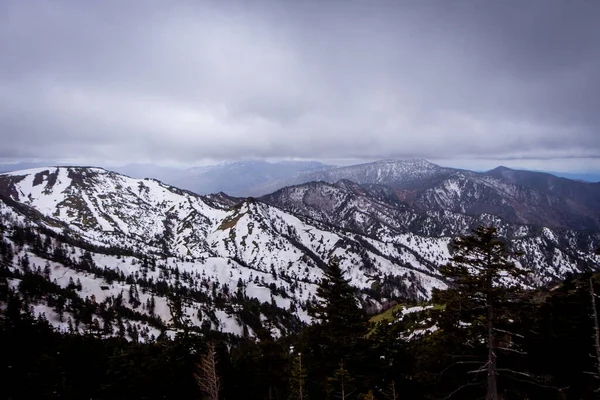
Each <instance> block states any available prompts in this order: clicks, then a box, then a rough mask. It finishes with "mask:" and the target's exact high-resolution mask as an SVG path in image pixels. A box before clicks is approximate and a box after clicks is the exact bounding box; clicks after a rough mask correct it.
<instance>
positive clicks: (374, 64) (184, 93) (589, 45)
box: [0, 0, 600, 168]
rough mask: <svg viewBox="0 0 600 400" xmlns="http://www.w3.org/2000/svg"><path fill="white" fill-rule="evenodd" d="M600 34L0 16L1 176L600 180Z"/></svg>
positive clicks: (51, 4)
mask: <svg viewBox="0 0 600 400" xmlns="http://www.w3.org/2000/svg"><path fill="white" fill-rule="evenodd" d="M599 16H600V3H598V2H594V1H587V2H585V1H582V2H564V1H553V0H539V1H535V0H528V1H516V0H514V1H511V0H508V1H498V2H484V1H481V2H473V1H456V2H454V1H453V2H447V1H442V0H438V1H428V2H416V1H398V0H395V1H386V0H382V1H379V2H365V1H350V2H342V1H339V2H338V1H328V2H317V1H302V2H300V1H287V2H285V1H272V2H267V1H253V2H217V1H171V2H162V1H158V0H157V1H154V0H149V1H141V0H139V1H134V0H131V1H116V0H115V1H110V0H109V1H103V2H80V1H75V0H70V1H67V0H62V1H60V0H59V1H36V0H32V1H27V2H24V1H18V0H7V1H3V2H2V3H0V54H2V57H0V136H1V139H2V146H0V158H4V159H27V158H55V159H57V158H59V159H60V158H63V159H67V158H68V159H82V160H83V159H86V160H105V161H112V162H132V161H133V162H148V161H151V162H183V163H197V162H200V161H201V160H204V159H212V160H220V159H239V158H248V157H256V158H286V157H289V158H309V159H330V158H355V159H356V158H358V159H373V158H390V157H397V158H413V157H423V158H428V159H494V160H496V159H517V160H519V159H523V160H552V159H563V160H564V159H567V160H574V161H572V163H575V164H577V163H580V164H581V165H582V167H584V166H585V165H593V166H595V167H597V168H600V162H598V159H597V157H598V156H600V137H599V127H600V113H599V112H598V109H600V46H598V40H599V39H600V24H598V23H597V21H598V17H599ZM540 162H541V161H540Z"/></svg>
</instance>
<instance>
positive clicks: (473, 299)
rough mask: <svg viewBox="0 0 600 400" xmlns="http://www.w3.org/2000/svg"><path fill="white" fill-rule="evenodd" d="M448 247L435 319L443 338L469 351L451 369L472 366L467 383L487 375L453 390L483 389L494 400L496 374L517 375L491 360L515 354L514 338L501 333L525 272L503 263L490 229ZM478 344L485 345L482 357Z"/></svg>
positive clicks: (503, 252) (504, 254) (504, 252)
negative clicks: (448, 259) (443, 287)
mask: <svg viewBox="0 0 600 400" xmlns="http://www.w3.org/2000/svg"><path fill="white" fill-rule="evenodd" d="M453 248H454V251H455V253H454V256H453V258H452V260H451V261H452V263H449V264H447V265H445V266H443V267H442V268H440V273H441V274H442V276H443V277H444V278H446V279H447V281H448V282H449V288H448V289H447V290H444V291H441V292H438V293H436V295H435V298H434V301H435V302H439V303H442V304H445V305H446V309H445V311H444V312H443V313H441V314H440V315H441V317H440V318H441V320H440V327H441V328H442V329H443V330H444V335H446V338H450V337H451V340H453V341H455V343H465V344H467V345H468V347H469V348H471V349H473V350H474V351H473V352H471V357H472V358H469V357H467V358H463V359H462V361H458V362H456V363H455V364H460V365H462V366H465V365H470V366H471V367H473V366H475V368H474V369H473V368H470V370H469V371H466V374H467V376H469V377H471V378H473V377H478V376H480V375H483V374H484V373H485V374H486V375H487V379H486V380H485V382H481V381H479V380H476V379H472V380H470V381H469V382H468V383H465V384H464V385H461V386H460V387H458V388H457V389H456V390H461V389H464V388H468V387H472V386H477V385H482V384H483V385H484V386H485V387H486V396H485V399H486V400H499V399H500V395H499V393H500V392H499V387H498V375H499V373H501V372H502V373H506V374H513V375H514V374H517V375H519V374H520V373H519V372H517V371H514V370H511V369H509V368H499V367H498V361H497V357H498V354H499V353H500V352H501V351H507V352H513V353H519V350H517V349H516V348H514V339H515V338H516V337H517V336H518V335H516V334H513V333H512V332H510V331H508V330H507V328H508V327H509V326H510V323H509V318H511V317H515V310H516V309H517V308H516V305H517V304H518V302H517V300H518V296H517V295H518V294H519V293H520V289H519V287H518V286H517V282H518V281H519V279H521V278H522V277H523V276H524V274H525V271H523V270H522V269H520V268H518V267H517V266H516V265H515V264H514V263H512V262H511V261H510V260H509V255H510V254H509V251H508V249H507V247H506V245H505V243H504V242H503V241H502V240H500V238H499V237H498V234H497V231H496V229H495V228H494V227H483V226H479V227H478V228H477V229H475V230H473V232H472V234H471V235H469V236H465V237H462V238H458V239H456V240H454V242H453ZM507 324H508V325H507ZM448 335H453V336H448ZM480 344H485V348H486V350H485V352H482V351H481V350H482V349H481V346H480ZM482 353H483V354H482ZM485 353H487V354H485ZM484 354H485V355H484ZM481 356H483V357H481ZM479 357H481V358H483V359H481V358H479Z"/></svg>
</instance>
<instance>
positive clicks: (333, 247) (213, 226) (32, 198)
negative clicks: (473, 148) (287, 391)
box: [0, 167, 600, 336]
mask: <svg viewBox="0 0 600 400" xmlns="http://www.w3.org/2000/svg"><path fill="white" fill-rule="evenodd" d="M432 168H434V167H432ZM424 174H425V175H426V174H427V173H424ZM478 223H485V224H490V223H493V224H494V225H496V226H498V227H500V230H501V232H502V233H504V234H505V235H506V236H508V237H509V238H510V239H513V241H514V248H515V249H516V250H522V251H523V252H524V253H525V254H524V255H523V256H520V257H519V258H518V259H516V261H517V262H518V263H520V264H522V265H523V266H526V267H529V268H532V269H534V270H535V271H536V275H535V276H533V277H531V279H530V280H529V283H530V284H535V283H542V282H546V281H548V280H552V279H555V278H558V277H561V276H563V275H564V274H565V273H567V272H573V271H581V270H583V269H586V268H592V267H593V266H594V263H597V262H598V257H596V256H594V255H593V254H592V250H593V249H594V248H595V246H597V245H598V244H599V243H600V238H599V237H598V235H597V234H596V235H594V234H585V233H582V232H578V231H572V230H564V229H562V230H561V229H549V228H543V227H533V226H526V225H518V224H514V223H510V222H508V221H505V220H502V219H501V218H498V217H496V216H492V215H489V214H483V215H481V216H477V217H474V216H470V215H466V214H462V213H458V212H454V211H448V210H432V211H427V212H423V211H421V210H419V209H418V208H415V207H414V205H413V204H410V203H409V202H407V201H405V199H403V198H402V197H401V196H399V195H398V192H397V191H395V190H394V189H390V188H389V187H387V186H380V185H358V184H356V183H353V182H349V181H342V182H338V183H337V184H335V185H331V184H326V183H323V182H321V183H309V184H304V185H300V186H296V187H289V188H284V189H282V190H280V191H278V192H276V193H274V194H272V195H269V196H266V197H264V198H261V199H258V200H257V199H252V198H248V199H236V198H233V197H230V196H228V195H226V194H223V193H220V194H216V195H207V196H200V195H197V194H194V193H192V192H189V191H185V190H181V189H178V188H175V187H172V186H169V185H165V184H163V183H161V182H159V181H156V180H151V179H133V178H129V177H126V176H123V175H119V174H116V173H114V172H110V171H107V170H104V169H100V168H83V167H54V168H38V169H32V170H26V171H18V172H12V173H8V174H1V175H0V234H1V239H0V244H1V246H0V256H1V257H2V259H1V260H2V262H3V263H4V265H6V266H7V267H8V268H9V269H10V270H11V271H12V273H13V278H12V279H11V282H10V286H11V287H12V288H13V289H14V290H21V289H22V287H29V286H28V284H27V285H26V284H25V283H24V282H28V280H27V279H29V278H27V279H26V277H27V276H28V275H22V274H23V273H25V272H28V273H30V274H31V273H33V274H37V275H39V276H40V277H42V278H43V279H45V280H46V281H48V282H53V283H54V284H56V285H58V287H60V288H62V289H60V288H58V287H57V288H56V289H55V290H59V289H60V290H67V291H69V292H68V293H69V296H78V298H80V299H85V298H86V297H87V298H88V299H93V301H92V300H88V301H89V302H91V303H90V304H92V305H94V304H95V305H96V306H97V307H99V308H98V310H101V309H102V307H104V308H110V307H114V305H115V304H117V305H118V306H119V307H125V308H127V310H129V311H127V313H125V314H124V315H126V316H127V319H128V320H127V323H128V324H129V326H130V327H133V328H131V330H132V331H135V332H145V334H146V336H149V335H151V334H154V335H155V336H156V335H158V333H159V332H160V331H164V330H165V329H167V328H169V327H171V328H177V327H178V321H180V320H182V319H183V320H186V321H188V323H189V324H190V325H193V326H203V327H206V328H210V329H216V330H221V331H223V332H229V333H233V334H239V335H241V334H250V335H254V334H257V332H258V331H259V330H261V329H264V327H267V329H269V330H270V331H271V332H272V333H273V334H275V335H278V334H282V333H285V332H288V331H290V330H293V329H295V327H297V326H298V324H299V323H300V321H304V322H308V321H309V320H310V318H309V316H308V313H307V309H308V307H309V306H310V304H311V302H312V301H313V300H314V296H315V288H316V283H317V282H318V281H319V279H320V278H321V276H322V270H323V267H324V266H325V265H326V263H327V262H328V261H329V260H330V259H331V258H332V257H333V256H337V257H338V258H339V259H340V263H341V266H342V268H343V269H344V270H345V271H346V273H347V276H348V277H349V278H350V279H351V282H352V284H353V285H354V286H355V287H357V288H358V289H359V290H360V292H361V297H362V300H363V302H364V304H365V306H370V307H373V308H375V309H376V308H377V307H378V306H379V305H380V304H383V303H385V302H386V301H388V300H392V299H396V298H405V299H406V298H408V299H415V300H418V299H426V298H428V297H429V296H430V295H431V291H432V289H433V288H436V287H437V288H443V287H445V283H444V282H443V281H442V280H441V279H440V276H439V273H438V268H439V266H440V265H442V264H444V263H446V262H447V261H448V259H449V258H450V250H449V247H448V244H449V243H450V241H451V239H452V237H454V236H456V235H458V234H463V233H466V232H468V230H469V228H470V227H473V226H474V225H477V224H478ZM24 260H26V261H24ZM32 271H33V272H32ZM36 271H37V272H36ZM37 275H36V276H37ZM78 281H79V282H81V285H78V284H74V282H78ZM22 290H25V289H22ZM92 296H93V297H92ZM174 298H179V299H180V301H182V302H183V304H182V305H181V307H180V308H181V313H182V316H180V317H177V318H175V317H174V315H176V314H177V313H174V311H173V309H174V305H173V304H174V301H175V300H174ZM49 299H53V297H50V298H40V299H38V301H37V302H36V303H35V304H33V307H34V309H35V311H36V312H38V313H42V312H44V313H46V315H47V316H49V319H50V320H51V321H52V322H53V323H54V324H55V325H57V326H60V327H62V328H63V329H66V325H67V322H65V321H66V318H67V317H61V315H62V313H63V312H66V313H67V314H68V313H69V311H68V310H69V308H68V307H67V311H64V310H61V311H57V309H56V306H55V303H56V299H54V300H49ZM123 299H126V300H127V301H123ZM70 302H71V303H68V304H75V303H76V298H75V297H73V298H72V299H71V300H70ZM73 302H75V303H73ZM151 304H152V305H151ZM100 305H102V306H100ZM90 307H91V306H90ZM98 313H99V314H97V315H96V314H94V315H96V319H100V311H98ZM179 324H180V322H179ZM101 325H103V326H104V327H105V332H107V334H110V332H113V333H114V331H116V330H117V329H119V328H118V324H115V325H114V326H113V325H111V323H110V321H109V322H104V323H103V324H101Z"/></svg>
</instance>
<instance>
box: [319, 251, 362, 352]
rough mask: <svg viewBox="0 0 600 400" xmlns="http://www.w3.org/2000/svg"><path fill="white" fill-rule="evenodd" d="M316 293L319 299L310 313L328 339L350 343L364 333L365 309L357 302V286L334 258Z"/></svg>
mask: <svg viewBox="0 0 600 400" xmlns="http://www.w3.org/2000/svg"><path fill="white" fill-rule="evenodd" d="M317 296H318V297H319V298H320V302H319V303H318V305H317V306H316V307H315V309H314V310H313V312H312V314H313V316H314V317H315V318H316V319H317V320H319V321H320V323H321V325H322V326H323V328H324V334H325V335H326V336H327V337H328V338H329V339H330V340H332V341H334V342H337V343H339V342H343V343H346V344H352V343H351V342H353V341H356V340H357V339H359V338H360V337H362V336H364V335H365V334H366V325H365V319H366V315H365V312H364V310H363V309H361V308H360V307H359V306H358V302H357V299H356V290H355V289H354V288H353V287H352V286H350V280H349V279H346V278H344V273H343V272H342V269H341V268H340V263H339V260H338V259H337V258H333V259H332V260H331V261H330V262H329V266H328V268H327V270H326V271H325V273H324V277H323V279H322V280H321V282H320V284H319V287H318V288H317ZM349 341H350V342H349Z"/></svg>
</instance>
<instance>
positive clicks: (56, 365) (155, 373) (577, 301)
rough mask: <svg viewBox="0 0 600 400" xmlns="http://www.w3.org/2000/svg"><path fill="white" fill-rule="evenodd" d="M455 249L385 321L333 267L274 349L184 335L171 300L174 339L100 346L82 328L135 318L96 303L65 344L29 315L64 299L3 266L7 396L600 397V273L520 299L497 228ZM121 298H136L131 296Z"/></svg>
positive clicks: (258, 339)
mask: <svg viewBox="0 0 600 400" xmlns="http://www.w3.org/2000/svg"><path fill="white" fill-rule="evenodd" d="M39 245H40V246H42V247H43V243H40V244H39ZM452 245H453V254H454V256H453V258H452V260H451V262H450V263H449V264H447V265H445V266H443V267H442V268H441V271H440V272H441V274H442V275H443V276H444V278H445V280H446V281H447V282H448V288H447V289H446V290H435V291H434V293H433V298H432V303H431V305H423V307H417V308H418V309H419V311H418V312H414V313H403V311H402V310H407V309H410V306H411V305H412V306H414V304H400V305H399V306H398V307H396V311H395V312H392V313H391V314H392V315H393V318H391V319H380V320H377V319H376V318H369V316H367V315H366V312H365V310H364V308H361V307H360V302H359V298H358V295H357V294H358V293H357V291H356V290H355V289H354V288H353V287H352V286H351V285H350V284H349V279H347V277H345V276H344V272H343V271H342V270H341V268H340V267H339V265H338V263H337V260H336V259H332V260H331V262H330V263H329V265H328V266H327V267H326V271H325V275H324V278H323V279H322V281H321V283H320V285H319V287H318V290H317V293H316V294H317V297H318V299H319V301H318V302H317V303H315V304H314V305H313V306H312V307H311V308H310V310H309V311H310V314H311V316H312V317H313V318H314V321H315V323H313V324H310V325H307V326H305V325H303V324H301V323H299V322H297V321H296V322H293V321H292V322H293V323H292V322H290V324H289V325H290V326H292V327H293V329H291V330H290V334H287V335H283V336H281V337H277V335H274V334H273V330H272V329H270V327H269V324H268V323H263V324H262V325H261V321H260V320H257V321H254V323H253V324H252V330H253V332H255V335H254V336H251V335H247V334H246V333H245V334H244V335H242V336H241V337H240V336H235V335H231V334H223V333H219V332H215V331H214V330H211V329H210V327H208V326H206V327H200V328H195V327H191V326H189V324H187V323H186V321H185V319H184V318H181V317H180V316H178V312H177V310H178V304H177V296H172V304H171V310H172V313H173V322H174V324H175V327H176V329H174V330H168V329H164V330H163V332H162V334H161V335H160V336H159V337H158V338H155V340H147V339H148V337H145V336H143V332H133V331H131V327H127V326H123V327H122V335H118V336H116V337H106V336H105V335H103V332H102V330H101V329H100V325H95V324H94V321H92V320H90V316H91V315H94V314H97V315H106V314H109V315H108V316H107V318H109V319H110V318H115V316H114V315H112V316H111V315H110V314H111V313H113V314H114V313H116V314H118V313H119V312H121V311H122V312H129V313H131V311H130V310H129V309H127V308H121V309H120V308H119V306H118V304H112V305H111V307H104V308H101V306H99V305H98V304H95V303H94V302H93V301H90V302H84V303H81V304H71V307H74V308H76V309H77V310H78V312H77V313H73V315H74V316H76V319H77V320H76V321H69V322H70V323H72V324H84V325H85V326H86V329H85V330H84V333H78V332H80V330H79V329H73V330H72V332H62V333H61V332H58V331H56V330H55V329H54V328H52V326H51V325H50V324H49V323H48V322H47V321H46V320H44V318H41V317H34V315H33V313H32V312H31V310H30V304H31V302H34V301H35V299H36V298H40V297H45V298H46V299H47V300H48V299H54V300H53V301H56V302H58V303H61V302H65V301H66V300H64V299H67V300H68V299H69V296H70V294H69V293H70V292H69V291H70V290H72V289H70V288H61V287H59V286H57V285H53V284H52V282H49V281H46V280H44V279H41V278H40V273H41V274H43V271H31V270H28V269H27V268H23V269H22V271H23V272H15V270H13V269H10V268H9V267H8V266H9V265H10V262H12V260H9V259H8V258H7V257H3V258H2V263H1V264H0V303H2V304H3V305H5V306H3V309H2V313H1V314H0V346H1V349H0V354H2V367H1V368H2V370H3V374H2V375H3V377H4V379H3V380H4V382H5V383H4V384H3V389H2V397H3V398H7V399H84V398H85V399H119V398H123V399H125V398H127V399H210V400H218V399H229V400H231V399H270V400H271V399H279V400H282V399H290V400H292V399H293V400H296V399H298V400H307V399H357V400H359V399H391V400H396V399H478V398H482V399H486V400H499V399H504V400H507V399H592V398H596V397H597V396H598V392H597V391H598V389H599V388H600V344H599V341H600V332H599V328H598V315H597V310H596V303H597V295H596V293H598V292H600V275H597V274H593V273H592V272H590V273H585V274H579V275H569V276H567V277H566V278H565V279H564V280H563V281H561V282H554V283H553V284H551V285H547V286H545V287H542V288H528V287H523V285H521V284H519V282H521V281H522V280H521V279H522V278H523V276H526V275H527V274H528V271H526V270H524V269H522V268H519V267H518V266H516V265H515V264H513V263H511V262H510V261H509V260H510V252H509V251H508V248H509V247H508V246H507V244H506V243H505V242H504V241H503V240H502V239H501V238H500V237H498V235H497V232H496V230H495V229H494V228H493V227H479V228H477V229H475V230H474V231H473V232H472V234H471V235H468V236H464V237H461V238H458V239H456V240H455V241H454V242H453V243H452ZM4 250H6V249H4ZM4 250H3V253H2V254H4V255H5V254H8V252H6V251H4ZM56 256H57V257H61V254H57V255H56ZM20 262H21V263H23V260H20ZM17 273H18V274H19V276H18V278H19V279H20V281H21V284H20V285H19V287H18V290H17V291H14V290H11V288H10V285H9V281H10V279H13V278H15V274H17ZM78 284H79V283H77V282H73V287H74V288H75V287H76V286H77V285H78ZM132 290H134V291H135V287H134V288H133V289H132ZM127 297H128V298H129V299H130V301H131V299H135V298H136V296H135V293H133V294H130V295H129V296H127ZM75 298H76V297H72V299H73V300H74V299H75ZM60 299H63V300H60ZM240 304H242V307H245V309H244V310H245V312H247V313H248V314H249V317H248V318H249V320H251V319H252V318H251V315H252V314H253V310H254V311H255V312H257V313H260V312H265V311H264V310H268V309H269V306H268V304H262V305H261V304H260V303H258V304H256V303H253V302H252V301H247V302H241V303H240ZM54 306H57V308H58V309H60V308H61V307H62V306H61V304H58V305H57V304H54ZM63 306H64V304H63ZM146 306H148V307H150V306H151V305H146ZM179 307H180V305H179ZM119 310H121V311H119ZM125 310H128V311H125ZM259 310H262V311H259ZM270 312H277V311H276V307H273V310H271V311H270ZM130 317H132V318H133V317H136V318H152V317H148V316H147V315H146V314H140V315H137V316H130ZM126 337H127V338H129V339H131V338H134V340H127V339H125V338H126ZM142 339H144V340H142Z"/></svg>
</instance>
